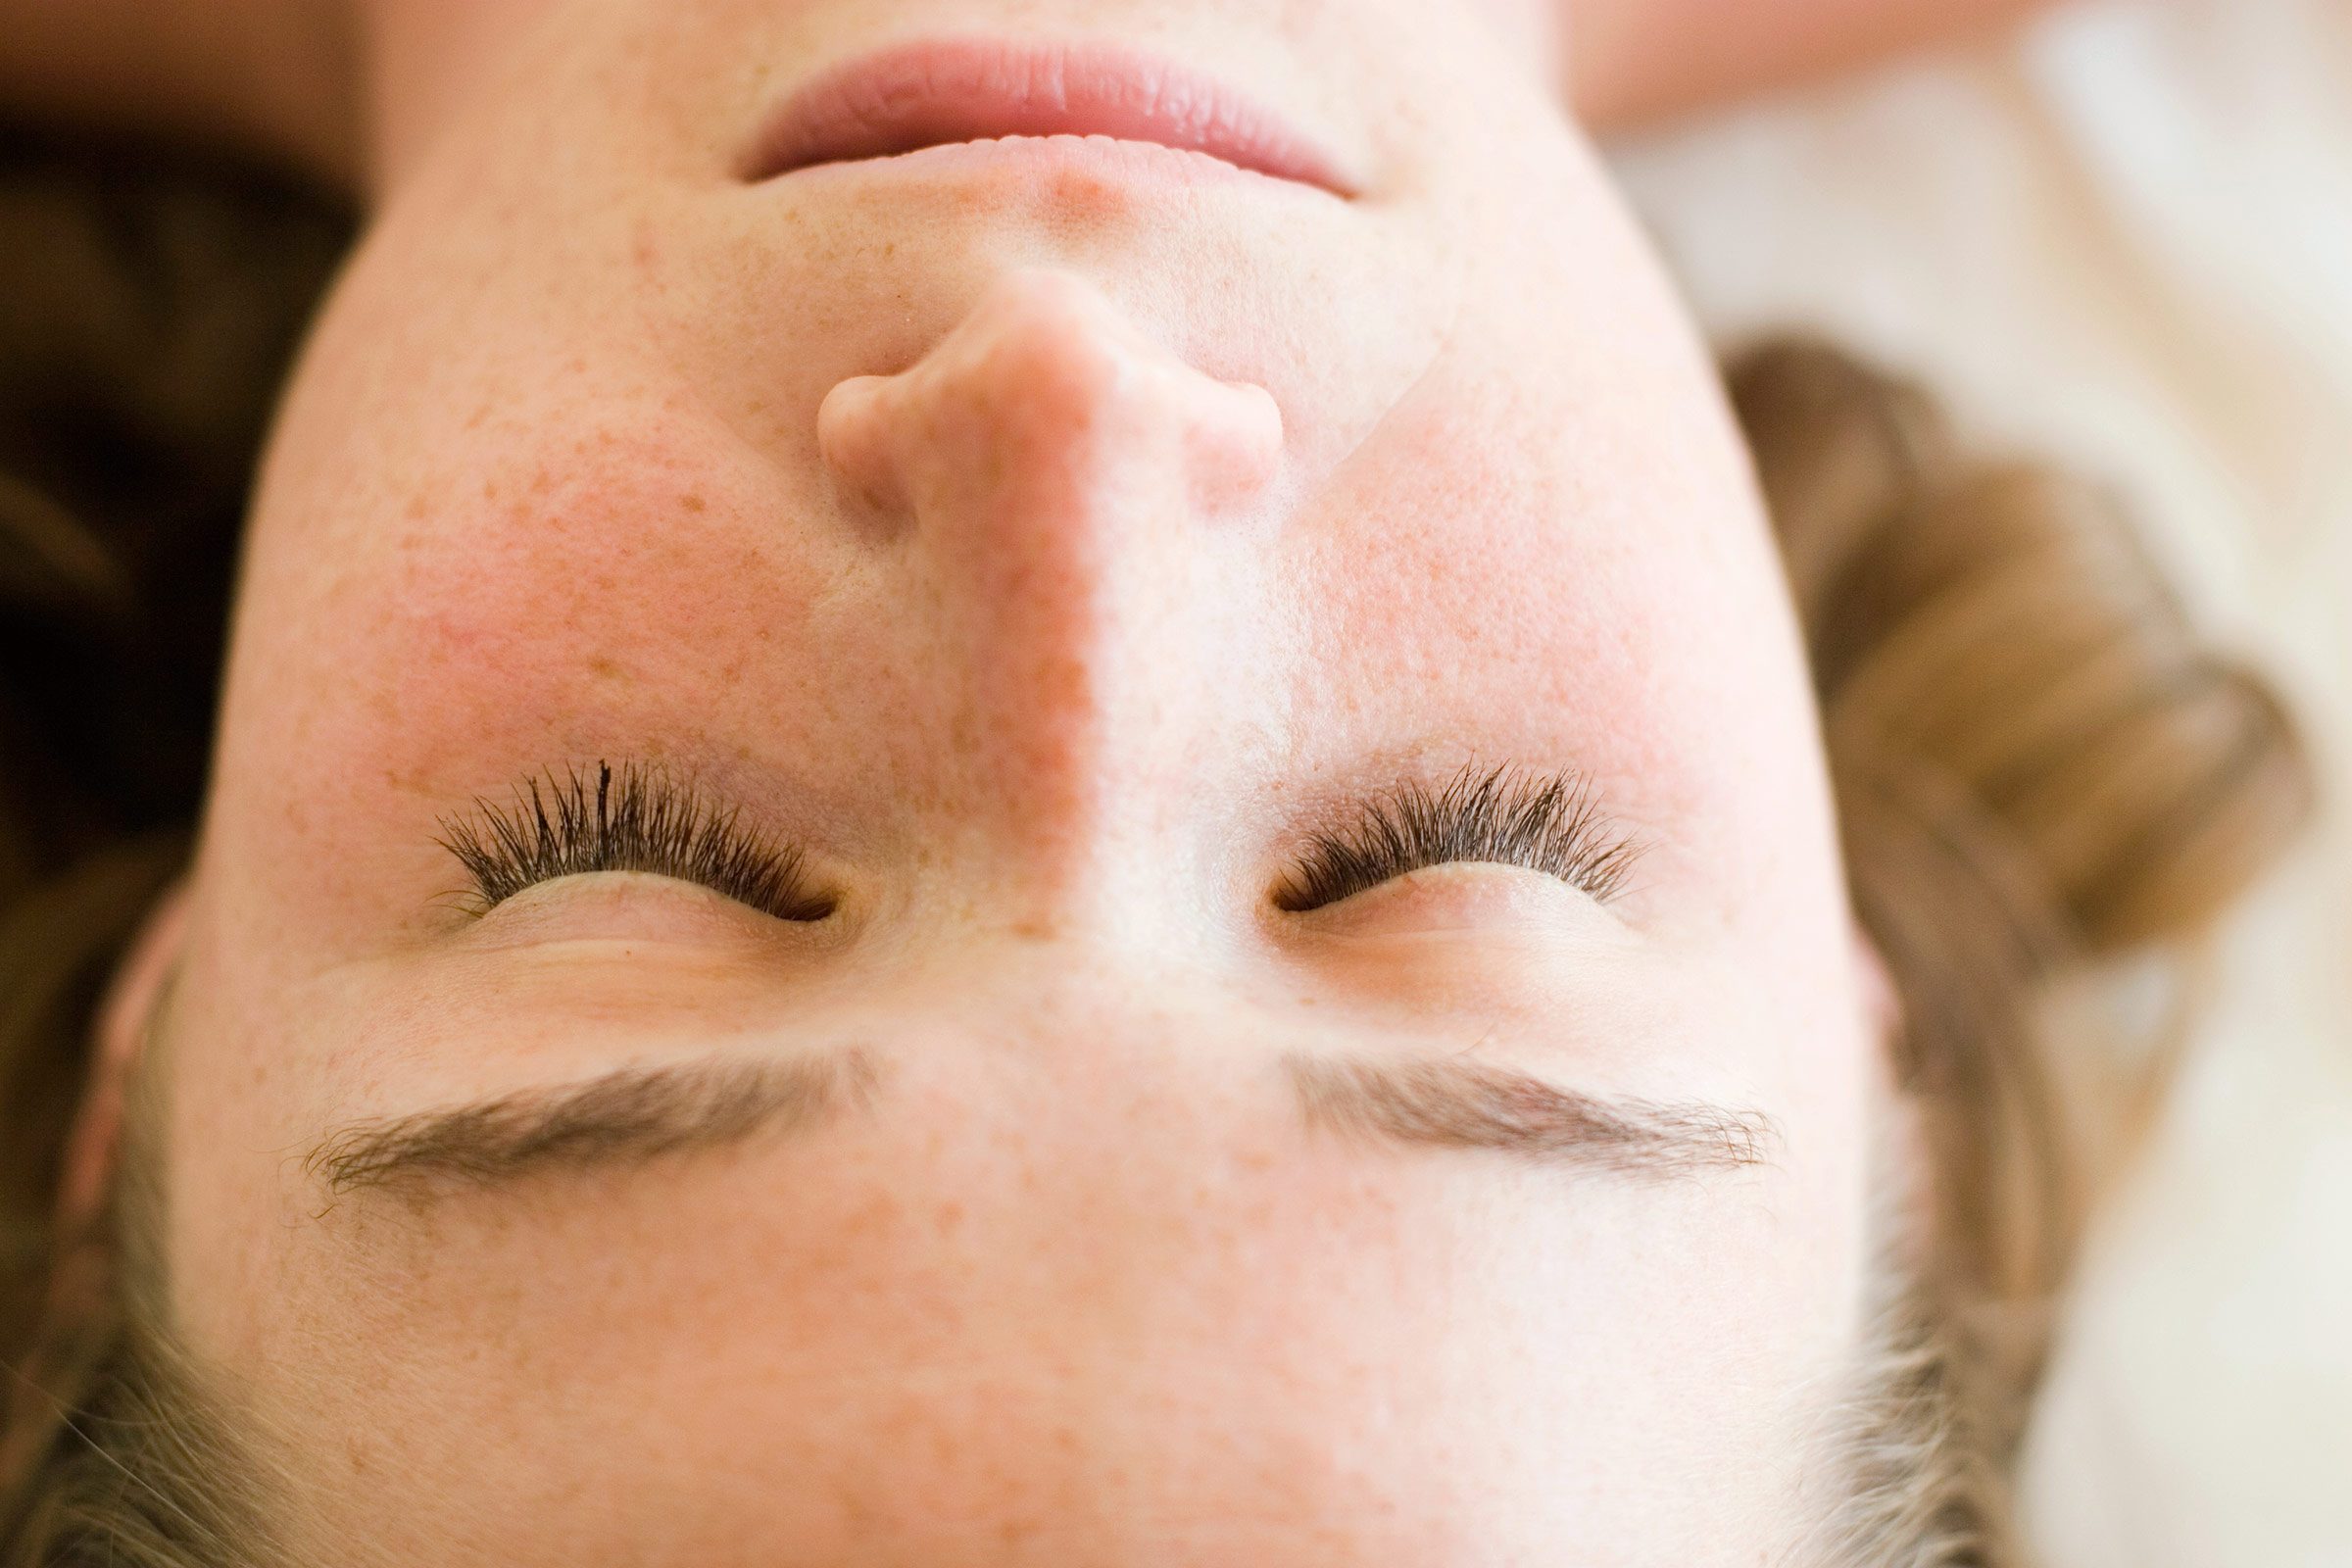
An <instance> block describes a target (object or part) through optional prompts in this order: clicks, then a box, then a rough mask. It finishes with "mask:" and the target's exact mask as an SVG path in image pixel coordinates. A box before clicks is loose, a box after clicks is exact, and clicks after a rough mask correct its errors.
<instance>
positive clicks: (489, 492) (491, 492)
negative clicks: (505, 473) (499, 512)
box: [482, 479, 498, 501]
mask: <svg viewBox="0 0 2352 1568" xmlns="http://www.w3.org/2000/svg"><path fill="white" fill-rule="evenodd" d="M482 499H483V500H484V501H496V500H497V499H498V481H497V480H496V479H484V480H483V481H482Z"/></svg>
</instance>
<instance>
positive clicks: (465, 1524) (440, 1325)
mask: <svg viewBox="0 0 2352 1568" xmlns="http://www.w3.org/2000/svg"><path fill="white" fill-rule="evenodd" d="M1104 1077H1105V1085H1104V1088H1105V1091H1106V1092H1105V1093H1103V1094H1100V1095H1090V1094H1087V1093H1086V1092H1084V1091H1082V1090H1081V1091H1075V1092H1073V1093H1071V1094H1070V1095H1068V1096H1067V1097H1066V1098H1065V1101H1064V1103H1063V1106H1062V1112H1063V1113H1062V1115H1061V1116H1060V1117H1059V1118H1058V1119H1057V1120H1056V1122H1055V1123H1054V1124H1053V1125H1050V1126H1045V1127H1040V1126H1037V1125H1036V1124H1035V1123H1034V1122H1033V1121H1029V1120H1025V1119H1024V1120H1021V1121H1020V1122H1019V1123H1018V1135H1017V1136H1012V1135H1011V1134H1012V1133H1013V1128H1014V1125H1015V1124H1014V1123H1013V1122H1011V1121H1008V1120H1007V1118H1006V1117H1005V1114H1004V1112H1005V1108H1006V1107H1005V1106H1003V1105H1001V1104H998V1103H995V1102H994V1101H993V1100H992V1099H991V1097H989V1096H988V1095H987V1094H985V1093H982V1092H979V1090H978V1089H977V1087H976V1086H975V1084H974V1083H972V1082H971V1081H969V1080H968V1079H966V1078H964V1077H961V1076H959V1075H957V1074H956V1072H954V1071H953V1070H948V1069H945V1068H943V1070H940V1071H937V1072H931V1073H925V1072H922V1071H920V1070H910V1072H909V1076H908V1078H907V1081H906V1082H905V1083H903V1084H902V1085H901V1086H900V1089H899V1091H898V1094H899V1096H900V1103H899V1104H898V1105H897V1106H896V1107H894V1109H893V1111H892V1113H891V1116H890V1119H889V1120H887V1121H885V1120H884V1119H883V1118H882V1117H880V1116H879V1115H877V1117H876V1118H874V1119H873V1120H872V1121H870V1122H865V1123H860V1122H858V1121H855V1120H852V1121H847V1122H844V1123H841V1124H839V1125H837V1126H834V1127H831V1128H829V1129H826V1130H824V1131H822V1132H819V1133H815V1134H813V1135H811V1136H810V1137H809V1138H807V1139H796V1140H794V1141H793V1142H791V1143H789V1144H776V1145H770V1146H764V1147H750V1146H747V1147H746V1148H745V1149H743V1150H742V1151H740V1152H737V1153H735V1154H731V1155H727V1156H724V1157H719V1158H713V1159H709V1160H694V1161H687V1162H681V1163H676V1164H673V1165H671V1166H669V1167H667V1168H663V1169H659V1170H646V1171H641V1172H639V1173H637V1174H636V1175H634V1176H632V1177H629V1178H626V1179H617V1178H616V1179H613V1180H612V1181H609V1182H600V1183H597V1184H593V1185H591V1186H590V1187H588V1188H586V1189H584V1190H574V1189H568V1188H548V1189H546V1190H544V1191H542V1192H540V1193H539V1194H537V1195H536V1196H533V1195H530V1194H516V1195H508V1196H507V1197H505V1198H502V1199H500V1200H499V1201H496V1202H493V1203H490V1204H486V1205H473V1206H452V1207H445V1208H443V1209H440V1210H439V1211H437V1212H436V1214H435V1215H434V1217H433V1218H432V1219H431V1221H430V1223H429V1224H428V1225H427V1226H426V1227H424V1228H421V1229H419V1228H417V1227H416V1226H414V1225H412V1224H410V1223H408V1222H406V1221H402V1220H394V1219H392V1218H390V1217H388V1216H386V1215H384V1214H383V1213H381V1212H380V1211H376V1210H371V1209H369V1208H368V1207H366V1206H365V1205H360V1204H347V1205H338V1206H337V1207H336V1208H335V1209H334V1210H332V1211H331V1212H329V1213H327V1214H325V1215H323V1216H321V1217H319V1219H318V1220H317V1221H316V1222H315V1223H312V1224H308V1225H305V1226H304V1227H302V1232H301V1235H300V1236H299V1237H298V1238H297V1243H298V1246H299V1247H300V1248H301V1249H302V1250H303V1253H304V1255H303V1258H302V1260H301V1263H300V1266H299V1267H298V1268H297V1269H296V1270H295V1273H296V1275H297V1277H298V1278H299V1280H300V1285H299V1288H298V1289H297V1290H295V1291H293V1292H291V1293H289V1294H287V1295H286V1296H284V1297H282V1298H280V1299H275V1300H273V1301H272V1302H270V1303H268V1304H266V1305H265V1306H264V1307H263V1311H264V1313H265V1314H266V1315H268V1316H270V1317H271V1318H274V1319H276V1321H275V1322H274V1323H273V1324H271V1325H270V1328H269V1330H268V1332H267V1334H266V1340H267V1342H268V1343H271V1344H274V1345H277V1346H279V1347H281V1348H280V1349H279V1351H278V1352H277V1353H276V1354H275V1355H274V1356H273V1357H272V1359H271V1361H270V1364H269V1365H267V1366H261V1367H254V1368H249V1369H247V1370H246V1371H245V1372H244V1373H243V1374H242V1375H241V1378H240V1383H241V1386H242V1387H244V1388H245V1389H246V1390H247V1391H248V1395H247V1397H255V1398H258V1399H260V1400H261V1401H262V1404H263V1408H264V1409H265V1410H266V1412H267V1413H268V1414H269V1416H270V1419H271V1421H272V1422H274V1423H277V1424H278V1426H279V1429H280V1431H281V1433H282V1434H283V1435H284V1436H285V1437H287V1438H288V1439H290V1440H291V1441H293V1442H294V1443H295V1444H296V1446H297V1452H296V1455H295V1459H296V1468H295V1473H296V1474H297V1475H298V1476H302V1477H306V1478H312V1477H319V1475H320V1470H319V1467H320V1466H322V1465H325V1466H330V1467H331V1468H330V1471H329V1473H328V1475H327V1477H326V1478H325V1486H326V1495H327V1496H328V1498H329V1506H328V1509H327V1516H328V1517H329V1518H331V1519H334V1520H336V1521H337V1522H338V1524H339V1525H340V1526H341V1527H342V1528H345V1529H355V1530H359V1531H362V1532H363V1533H365V1534H366V1535H367V1536H368V1539H371V1540H374V1541H378V1542H380V1543H383V1544H386V1545H388V1546H389V1545H397V1544H411V1545H415V1546H417V1549H423V1547H422V1543H423V1542H425V1541H426V1540H429V1539H433V1538H436V1537H438V1538H442V1539H441V1540H440V1543H439V1545H440V1549H442V1550H445V1551H446V1550H455V1552H456V1555H455V1556H453V1557H448V1558H444V1559H440V1560H461V1561H470V1560H475V1558H476V1556H477V1554H478V1556H479V1557H480V1558H481V1559H482V1560H494V1559H497V1560H514V1561H518V1562H538V1561H548V1562H555V1561H563V1560H583V1559H585V1560H613V1559H614V1558H619V1559H621V1560H631V1561H644V1562H648V1563H672V1562H675V1563H680V1564H683V1563H691V1562H703V1563H732V1562H738V1561H740V1562H745V1563H747V1564H748V1563H753V1562H765V1561H775V1560H786V1561H798V1560H813V1561H826V1562H843V1563H862V1562H868V1561H871V1562H876V1563H879V1562H886V1561H903V1560H910V1559H911V1560H951V1561H971V1562H977V1563H996V1562H1005V1563H1011V1562H1031V1561H1062V1560H1069V1559H1070V1558H1072V1557H1077V1558H1079V1559H1080V1560H1087V1561H1103V1562H1119V1563H1137V1564H1142V1563H1174V1562H1180V1561H1194V1560H1199V1558H1200V1556H1201V1553H1203V1552H1207V1553H1210V1554H1214V1553H1215V1552H1216V1550H1217V1549H1218V1548H1220V1547H1225V1548H1231V1549H1239V1547H1240V1546H1241V1545H1244V1544H1249V1545H1253V1546H1256V1547H1260V1548H1263V1549H1264V1550H1266V1551H1271V1552H1276V1553H1277V1555H1276V1556H1274V1557H1272V1558H1268V1559H1261V1560H1279V1561H1285V1562H1289V1561H1298V1562H1308V1563H1317V1564H1322V1563H1330V1564H1333V1565H1337V1564H1339V1563H1342V1562H1348V1561H1353V1560H1360V1559H1361V1555H1362V1554H1363V1553H1365V1552H1368V1551H1371V1552H1378V1551H1380V1550H1381V1549H1382V1548H1386V1550H1387V1551H1388V1552H1389V1553H1391V1554H1392V1555H1384V1556H1382V1558H1381V1560H1384V1561H1388V1560H1401V1561H1427V1562H1431V1563H1433V1564H1434V1563H1440V1562H1462V1561H1471V1562H1483V1561H1495V1562H1501V1561H1509V1560H1517V1557H1516V1556H1515V1555H1514V1553H1522V1554H1523V1553H1524V1552H1526V1551H1529V1550H1533V1549H1535V1547H1536V1546H1537V1544H1540V1543H1541V1542H1543V1541H1544V1540H1546V1539H1551V1540H1556V1539H1557V1534H1556V1533H1557V1532H1561V1531H1574V1530H1582V1531H1584V1532H1587V1533H1589V1534H1593V1535H1595V1536H1597V1537H1599V1538H1601V1539H1610V1540H1617V1539H1622V1540H1625V1541H1628V1542H1639V1543H1642V1544H1643V1546H1644V1547H1645V1548H1646V1547H1647V1546H1649V1545H1651V1544H1655V1543H1656V1542H1657V1539H1658V1538H1657V1535H1656V1531H1657V1529H1658V1518H1659V1514H1658V1510H1657V1509H1656V1508H1655V1507H1654V1506H1653V1505H1652V1502H1651V1500H1649V1499H1650V1498H1651V1493H1652V1489H1653V1488H1654V1487H1656V1486H1658V1485H1660V1484H1661V1479H1660V1478H1662V1477H1670V1476H1679V1477H1685V1478H1689V1477H1694V1476H1697V1475H1701V1474H1705V1475H1709V1476H1713V1477H1717V1478H1722V1477H1734V1478H1738V1479H1736V1480H1733V1481H1730V1482H1727V1483H1722V1484H1721V1486H1720V1489H1719V1490H1717V1491H1714V1492H1711V1493H1710V1495H1711V1496H1713V1497H1714V1498H1715V1500H1716V1501H1717V1503H1718V1504H1720V1505H1721V1506H1722V1507H1723V1508H1724V1510H1725V1513H1726V1515H1727V1516H1728V1515H1729V1514H1731V1513H1732V1512H1734V1511H1738V1510H1745V1511H1747V1512H1748V1513H1750V1514H1751V1515H1752V1514H1755V1513H1757V1512H1759V1511H1761V1510H1762V1509H1763V1508H1764V1506H1765V1505H1766V1504H1767V1503H1768V1502H1770V1501H1771V1500H1773V1489H1774V1488H1775V1487H1777V1486H1779V1485H1781V1484H1782V1483H1783V1482H1784V1481H1785V1480H1786V1479H1787V1478H1786V1477H1785V1476H1784V1475H1782V1474H1781V1473H1780V1471H1779V1469H1778V1467H1775V1466H1759V1465H1757V1464H1756V1463H1755V1462H1754V1459H1753V1455H1755V1454H1757V1453H1770V1452H1776V1451H1781V1447H1780V1446H1779V1445H1781V1444H1782V1443H1783V1441H1784V1440H1786V1439H1787V1438H1788V1436H1789V1434H1790V1433H1792V1432H1794V1431H1795V1430H1796V1427H1797V1423H1798V1422H1799V1421H1800V1420H1801V1416H1802V1411H1803V1408H1804V1403H1803V1399H1802V1397H1801V1390H1802V1387H1803V1386H1804V1385H1805V1384H1806V1382H1807V1381H1808V1380H1809V1379H1810V1378H1811V1377H1812V1376H1814V1375H1815V1374H1816V1373H1817V1372H1819V1371H1820V1370H1822V1369H1824V1368H1826V1367H1827V1366H1829V1365H1831V1364H1833V1363H1834V1361H1835V1359H1836V1357H1837V1355H1838V1353H1839V1348H1840V1347H1839V1343H1838V1338H1837V1336H1838V1332H1839V1330H1840V1328H1841V1327H1842V1325H1839V1326H1833V1325H1832V1324H1831V1323H1829V1322H1828V1321H1827V1319H1826V1318H1825V1315H1824V1314H1823V1312H1822V1311H1821V1307H1822V1305H1823V1301H1824V1299H1825V1298H1824V1296H1823V1294H1822V1293H1821V1291H1820V1289H1819V1286H1818V1284H1817V1283H1816V1280H1817V1276H1818V1274H1819V1269H1820V1260H1821V1259H1822V1258H1823V1257H1825V1256H1827V1255H1828V1253H1827V1251H1825V1250H1810V1244H1811V1243H1812V1242H1816V1241H1822V1240H1825V1238H1819V1237H1814V1238H1800V1237H1799V1236H1798V1234H1797V1233H1796V1232H1794V1231H1792V1230H1791V1229H1790V1226H1789V1216H1788V1214H1787V1213H1786V1210H1787V1208H1788V1207H1789V1202H1790V1199H1791V1197H1792V1196H1793V1195H1792V1192H1791V1190H1790V1189H1789V1187H1788V1186H1787V1185H1785V1180H1784V1178H1783V1177H1781V1176H1777V1175H1767V1176H1765V1177H1762V1178H1759V1180H1758V1181H1756V1182H1755V1183H1753V1184H1748V1183H1746V1182H1745V1181H1744V1179H1743V1180H1742V1182H1741V1183H1740V1184H1737V1185H1736V1186H1735V1187H1734V1188H1733V1189H1731V1190H1728V1191H1714V1192H1707V1191H1704V1190H1702V1189H1700V1188H1698V1187H1697V1186H1694V1185H1690V1184H1682V1185H1678V1184H1673V1183H1668V1184H1662V1185H1658V1186H1654V1187H1623V1186H1620V1185H1617V1184H1609V1183H1601V1184H1594V1183H1589V1182H1581V1181H1577V1180H1573V1179H1563V1178H1562V1177H1561V1176H1560V1175H1559V1173H1557V1172H1549V1173H1539V1172H1537V1171H1534V1170H1527V1171H1524V1172H1522V1171H1519V1170H1516V1169H1514V1168H1512V1167H1510V1166H1508V1165H1507V1164H1505V1165H1502V1166H1500V1167H1497V1168H1480V1167H1478V1166H1477V1164H1476V1163H1475V1162H1472V1163H1469V1164H1457V1163H1455V1162H1454V1161H1453V1160H1451V1159H1437V1160H1431V1161H1426V1162H1412V1161H1408V1162H1405V1163H1404V1164H1402V1165H1395V1164H1391V1163H1388V1162H1370V1161H1366V1160H1365V1159H1364V1158H1362V1157H1361V1155H1360V1154H1358V1153H1354V1152H1349V1151H1347V1150H1346V1149H1344V1148H1342V1147H1340V1146H1338V1145H1336V1144H1330V1143H1322V1142H1314V1141H1300V1140H1299V1138H1297V1136H1296V1134H1295V1130H1294V1129H1292V1128H1290V1127H1288V1126H1285V1125H1282V1124H1281V1122H1280V1119H1279V1118H1278V1117H1276V1116H1275V1115H1274V1114H1273V1111H1274V1109H1275V1107H1274V1106H1272V1105H1270V1104H1266V1105H1256V1106H1254V1108H1253V1106H1252V1103H1250V1097H1246V1096H1240V1095H1236V1094H1234V1093H1233V1092H1231V1091H1230V1089H1228V1088H1227V1087H1225V1086H1224V1085H1223V1084H1222V1083H1221V1082H1220V1080H1219V1078H1218V1076H1217V1075H1215V1074H1203V1075H1201V1076H1200V1077H1198V1078H1180V1077H1170V1076H1167V1075H1158V1076H1152V1075H1148V1074H1146V1073H1143V1072H1139V1071H1136V1070H1135V1069H1134V1068H1133V1066H1132V1065H1131V1066H1130V1067H1129V1068H1127V1069H1126V1070H1125V1071H1124V1072H1123V1073H1118V1074H1112V1073H1106V1074H1105V1075H1104ZM1148 1077H1149V1078H1150V1082H1151V1087H1152V1091H1153V1094H1152V1099H1153V1101H1154V1103H1152V1104H1150V1105H1148V1106H1147V1105H1144V1104H1141V1103H1137V1102H1138V1100H1139V1099H1140V1097H1137V1096H1128V1095H1113V1094H1110V1093H1107V1091H1108V1090H1109V1089H1110V1088H1112V1087H1115V1086H1114V1084H1113V1082H1112V1081H1113V1080H1114V1079H1115V1080H1117V1084H1118V1085H1123V1086H1124V1087H1127V1088H1130V1089H1132V1088H1137V1087H1140V1086H1142V1085H1143V1084H1144V1083H1145V1082H1146V1080H1147V1078H1148ZM1798 1252H1803V1253H1804V1254H1805V1255H1804V1256H1803V1257H1802V1258H1799V1257H1797V1256H1795V1255H1793V1254H1796V1253H1798ZM303 1324H309V1325H313V1326H314V1327H313V1328H312V1329H309V1330H305V1329H303V1328H301V1325H303ZM293 1346H299V1347H301V1348H300V1351H299V1354H298V1355H295V1356H294V1357H293V1358H292V1362H291V1364H290V1365H289V1362H288V1358H287V1351H286V1349H285V1348H286V1347H293ZM297 1370H298V1374H299V1375H296V1372H297ZM623 1412H625V1415H623V1414H621V1413H623ZM346 1466H348V1467H349V1471H348V1473H349V1474H350V1475H352V1476H355V1477H394V1476H396V1477H398V1478H400V1481H399V1484H398V1485H397V1486H387V1485H379V1484H374V1483H368V1484H363V1485H358V1486H349V1485H346V1484H345V1483H344V1482H343V1480H342V1479H341V1478H342V1477H343V1475H344V1474H345V1473H346V1471H345V1467H346ZM419 1497H430V1498H432V1499H433V1500H434V1506H433V1507H432V1508H430V1509H424V1510H419V1508H418V1507H417V1498H419ZM1729 1524H1730V1520H1729V1518H1728V1517H1726V1518H1712V1517H1708V1516H1706V1515H1705V1514H1704V1512H1703V1510H1702V1512H1701V1514H1699V1515H1698V1516H1694V1517H1693V1516H1685V1517H1681V1518H1678V1520H1677V1521H1676V1526H1677V1528H1679V1529H1683V1530H1686V1531H1688V1532H1689V1534H1688V1536H1687V1537H1685V1538H1684V1539H1683V1541H1682V1544H1683V1545H1684V1546H1685V1547H1687V1548H1689V1549H1690V1550H1691V1551H1692V1552H1698V1551H1699V1550H1700V1549H1701V1544H1702V1543H1704V1542H1706V1541H1707V1539H1708V1537H1709V1535H1710V1533H1712V1532H1714V1531H1717V1530H1721V1529H1724V1528H1727V1527H1728V1526H1729ZM1229 1533H1232V1534H1229ZM1026 1537H1034V1538H1035V1539H1034V1540H1024V1539H1023V1538H1026ZM1048 1543H1050V1545H1049V1544H1048ZM1686 1560H1687V1559H1686Z"/></svg>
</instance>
